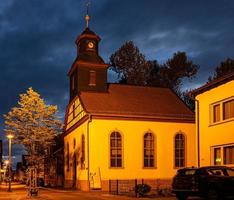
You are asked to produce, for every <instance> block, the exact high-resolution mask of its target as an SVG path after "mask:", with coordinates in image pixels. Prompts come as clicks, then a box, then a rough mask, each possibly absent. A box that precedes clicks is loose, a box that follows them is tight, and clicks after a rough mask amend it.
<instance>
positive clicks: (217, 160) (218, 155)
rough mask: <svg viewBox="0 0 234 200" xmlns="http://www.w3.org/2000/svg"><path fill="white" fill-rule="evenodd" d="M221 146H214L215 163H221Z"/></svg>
mask: <svg viewBox="0 0 234 200" xmlns="http://www.w3.org/2000/svg"><path fill="white" fill-rule="evenodd" d="M221 161H222V159H221V148H214V165H221Z"/></svg>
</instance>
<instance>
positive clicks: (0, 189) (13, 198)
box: [0, 184, 199, 200]
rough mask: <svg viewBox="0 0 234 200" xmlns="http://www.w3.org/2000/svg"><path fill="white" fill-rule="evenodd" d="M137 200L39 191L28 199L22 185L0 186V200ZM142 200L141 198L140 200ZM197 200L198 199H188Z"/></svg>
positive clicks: (92, 194)
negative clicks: (8, 189) (10, 189)
mask: <svg viewBox="0 0 234 200" xmlns="http://www.w3.org/2000/svg"><path fill="white" fill-rule="evenodd" d="M32 199H36V200H139V198H134V197H126V196H117V195H110V194H108V193H103V192H81V191H64V190H53V189H40V191H39V195H38V196H37V197H34V198H29V197H28V196H27V192H26V189H25V186H24V185H17V184H15V185H13V186H12V192H7V187H6V186H5V185H2V186H1V185H0V200H32ZM140 199H142V198H140ZM143 199H144V200H176V198H175V197H162V198H159V197H157V198H143ZM189 199H190V200H195V199H196V200H198V199H199V198H189Z"/></svg>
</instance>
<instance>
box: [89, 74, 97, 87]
mask: <svg viewBox="0 0 234 200" xmlns="http://www.w3.org/2000/svg"><path fill="white" fill-rule="evenodd" d="M89 85H90V86H95V85H96V71H93V70H91V71H89Z"/></svg>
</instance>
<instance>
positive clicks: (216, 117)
mask: <svg viewBox="0 0 234 200" xmlns="http://www.w3.org/2000/svg"><path fill="white" fill-rule="evenodd" d="M219 121H220V104H217V105H214V106H213V122H214V123H215V122H219Z"/></svg>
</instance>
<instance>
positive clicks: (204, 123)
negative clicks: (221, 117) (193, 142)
mask: <svg viewBox="0 0 234 200" xmlns="http://www.w3.org/2000/svg"><path fill="white" fill-rule="evenodd" d="M232 97H234V81H230V82H228V83H225V84H222V85H220V86H218V87H215V88H213V89H211V90H208V91H206V92H204V93H202V94H199V95H197V96H196V99H197V100H198V101H199V107H198V106H197V108H196V109H198V108H199V127H200V128H199V132H200V164H201V166H207V165H214V162H213V154H212V147H214V146H219V145H220V146H225V145H228V144H234V119H233V118H232V119H230V120H227V121H220V122H219V123H216V124H212V122H211V116H212V104H214V103H217V102H220V101H221V102H222V101H223V100H224V101H225V99H229V98H232ZM197 123H198V122H196V124H197ZM222 164H223V163H222Z"/></svg>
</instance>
